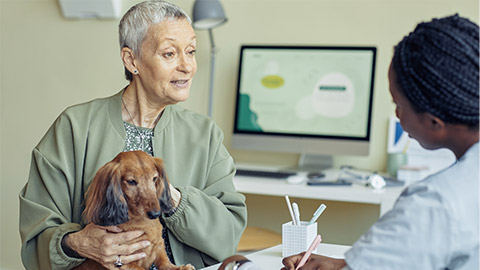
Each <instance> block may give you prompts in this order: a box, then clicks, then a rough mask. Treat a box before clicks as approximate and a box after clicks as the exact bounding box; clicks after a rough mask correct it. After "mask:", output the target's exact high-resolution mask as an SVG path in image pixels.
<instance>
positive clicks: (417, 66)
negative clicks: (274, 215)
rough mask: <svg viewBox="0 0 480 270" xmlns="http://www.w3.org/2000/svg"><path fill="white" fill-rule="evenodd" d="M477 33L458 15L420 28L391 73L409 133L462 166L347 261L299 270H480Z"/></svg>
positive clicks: (315, 259) (317, 262)
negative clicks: (449, 153)
mask: <svg viewBox="0 0 480 270" xmlns="http://www.w3.org/2000/svg"><path fill="white" fill-rule="evenodd" d="M478 33H479V28H478V25H476V24H475V23H473V22H471V21H469V20H467V19H464V18H462V17H459V16H458V15H455V16H450V17H445V18H441V19H434V20H432V21H430V22H427V23H420V24H419V25H418V26H417V27H416V29H415V30H414V31H413V32H412V33H410V34H409V35H408V36H406V37H405V38H404V39H403V40H402V41H401V42H400V43H399V44H398V45H397V46H396V47H395V51H394V56H393V60H392V62H391V65H390V68H389V74H388V77H389V82H390V93H391V95H392V98H393V101H394V103H395V105H396V114H397V116H398V118H399V119H400V123H401V124H402V127H403V129H404V130H405V131H407V132H408V134H409V135H410V136H411V137H412V138H415V139H416V140H418V141H419V142H420V144H421V145H422V146H423V147H425V148H427V149H439V148H448V149H450V150H451V151H453V153H454V154H455V156H456V157H457V161H456V163H455V164H453V165H452V166H450V167H449V168H447V169H445V170H443V171H441V172H439V173H437V174H435V175H432V176H430V177H428V178H426V179H425V180H423V181H420V182H418V183H415V184H412V185H410V186H409V187H407V188H406V190H405V191H404V192H403V193H402V194H401V196H400V198H399V199H398V201H397V203H396V205H395V206H394V208H393V210H392V211H390V212H389V213H387V214H386V215H384V216H383V217H382V218H381V219H380V220H379V221H378V222H377V223H376V224H374V225H373V226H372V228H371V229H370V230H369V231H368V232H367V233H366V234H365V235H363V236H362V237H361V238H360V239H359V240H358V241H357V242H356V243H354V244H353V246H352V248H351V249H350V250H349V251H347V252H346V254H345V260H343V259H333V258H328V257H324V256H320V255H312V256H311V257H310V259H309V260H308V261H307V264H306V265H305V266H304V267H302V268H300V269H340V268H342V267H345V268H346V269H355V270H357V269H480V268H479V249H478V248H479V149H478V148H479V144H478V140H479V132H478V128H479V75H478V71H479V51H478V50H479V46H478V44H479V39H478V35H479V34H478ZM301 257H302V256H301V255H293V256H290V257H287V258H285V259H284V260H283V264H284V265H285V267H284V269H288V270H293V269H295V265H297V264H298V262H299V261H300V259H301Z"/></svg>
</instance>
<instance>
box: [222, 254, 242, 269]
mask: <svg viewBox="0 0 480 270" xmlns="http://www.w3.org/2000/svg"><path fill="white" fill-rule="evenodd" d="M245 260H248V259H247V258H246V257H245V256H242V255H233V256H230V257H228V258H226V259H225V260H223V262H222V264H221V265H220V267H219V268H218V270H224V269H225V267H226V266H227V265H228V264H229V263H231V262H239V261H245Z"/></svg>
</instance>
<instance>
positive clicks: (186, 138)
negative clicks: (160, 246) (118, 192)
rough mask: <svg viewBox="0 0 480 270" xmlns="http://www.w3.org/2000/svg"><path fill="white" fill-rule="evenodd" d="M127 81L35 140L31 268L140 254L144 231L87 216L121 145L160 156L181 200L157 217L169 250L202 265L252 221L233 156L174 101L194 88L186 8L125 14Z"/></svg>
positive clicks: (24, 204) (125, 259) (220, 254)
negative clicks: (92, 188)
mask: <svg viewBox="0 0 480 270" xmlns="http://www.w3.org/2000/svg"><path fill="white" fill-rule="evenodd" d="M119 34H120V47H121V58H122V60H123V64H124V67H125V74H126V78H127V79H128V80H129V84H128V86H126V87H125V88H124V89H122V90H121V91H120V92H118V93H117V94H115V95H113V96H111V97H107V98H101V99H96V100H93V101H91V102H87V103H84V104H80V105H76V106H72V107H70V108H68V109H66V110H65V111H64V112H63V113H62V114H61V115H60V116H59V117H58V118H57V120H56V121H55V122H54V123H53V125H52V126H51V127H50V129H49V130H48V131H47V133H46V134H45V136H44V137H43V138H42V140H41V141H40V142H39V144H38V145H37V146H36V147H35V148H34V149H33V153H32V162H31V168H30V175H29V179H28V182H27V184H26V185H25V187H24V188H23V189H22V191H21V193H20V233H21V237H22V251H21V253H22V260H23V264H24V266H25V267H26V268H27V269H70V268H73V267H75V266H77V265H79V264H81V263H82V262H83V261H84V260H85V258H90V259H94V260H96V261H98V262H100V263H101V264H102V265H103V266H104V267H106V268H107V269H114V268H115V262H116V261H117V260H118V261H121V262H122V263H124V264H125V263H130V262H132V261H136V260H139V259H141V258H142V256H144V255H145V254H144V253H143V252H142V249H143V248H144V247H146V246H148V245H149V243H148V241H136V242H135V241H134V242H135V243H134V244H130V245H128V244H126V241H129V240H132V239H135V238H137V237H139V236H140V235H141V234H142V233H143V232H141V231H134V232H122V231H121V230H120V229H119V228H118V227H116V226H108V227H101V226H97V225H94V224H85V220H84V219H82V211H83V209H84V205H83V202H84V193H85V191H86V190H87V188H88V186H89V184H90V182H91V180H92V179H93V176H94V175H95V173H96V171H97V170H98V169H99V168H100V167H101V166H102V165H103V164H105V163H107V162H108V161H110V160H111V159H112V158H113V157H115V156H116V155H117V154H118V153H119V152H122V151H130V150H143V151H145V152H147V153H149V154H151V155H153V156H158V157H161V158H163V159H164V163H165V167H166V171H167V174H168V177H169V179H170V182H171V186H170V191H171V194H172V198H173V200H174V204H175V210H174V211H173V212H171V213H166V214H164V215H163V216H162V217H161V219H160V220H161V222H162V223H163V224H164V227H165V228H166V229H164V234H163V235H164V239H165V241H166V250H167V253H168V254H169V257H170V260H172V262H173V263H175V264H186V263H190V264H193V265H194V266H195V267H197V268H201V267H204V266H207V265H210V264H213V263H217V262H219V261H222V260H223V259H225V258H227V257H228V256H230V255H232V254H233V253H234V252H235V249H236V246H237V244H238V241H239V239H240V236H241V234H242V232H243V230H244V228H245V225H246V206H245V197H244V196H243V195H242V194H240V193H237V192H236V191H235V188H234V185H233V182H232V178H233V175H234V174H235V168H234V164H233V160H232V158H231V156H230V155H229V153H228V152H227V150H226V148H225V147H224V145H223V134H222V132H221V130H220V129H219V128H218V127H217V126H216V125H215V123H214V122H213V121H211V120H210V119H209V118H207V117H205V116H202V115H199V114H196V113H193V112H190V111H188V110H185V109H183V108H181V107H179V106H177V105H175V104H177V103H178V102H181V101H184V100H186V99H187V98H188V96H189V91H190V87H191V83H192V78H193V76H194V74H195V72H196V70H197V66H196V61H195V49H196V37H195V33H194V31H193V28H192V26H191V20H190V18H189V17H188V15H187V14H186V13H185V12H184V11H183V10H181V9H180V8H178V7H177V6H175V5H173V4H170V3H167V2H163V1H145V2H142V3H139V4H137V5H135V6H133V7H132V8H130V10H128V11H127V13H126V14H125V15H124V17H123V18H122V20H121V21H120V24H119Z"/></svg>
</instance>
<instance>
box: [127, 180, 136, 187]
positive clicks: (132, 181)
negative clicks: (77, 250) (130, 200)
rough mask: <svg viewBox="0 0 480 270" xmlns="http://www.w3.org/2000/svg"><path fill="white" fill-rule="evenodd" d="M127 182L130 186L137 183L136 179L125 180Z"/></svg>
mask: <svg viewBox="0 0 480 270" xmlns="http://www.w3.org/2000/svg"><path fill="white" fill-rule="evenodd" d="M127 184H129V185H131V186H136V185H137V181H135V180H127Z"/></svg>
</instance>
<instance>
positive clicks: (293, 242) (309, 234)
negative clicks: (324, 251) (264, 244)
mask: <svg viewBox="0 0 480 270" xmlns="http://www.w3.org/2000/svg"><path fill="white" fill-rule="evenodd" d="M300 224H301V225H293V224H292V222H291V221H289V222H287V223H284V224H283V225H282V256H283V257H287V256H290V255H294V254H298V253H300V252H304V251H307V249H308V247H309V246H310V244H311V243H312V242H313V240H314V239H315V237H316V236H317V223H316V222H315V223H312V224H309V222H308V221H300ZM313 253H317V251H316V250H314V251H313Z"/></svg>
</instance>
